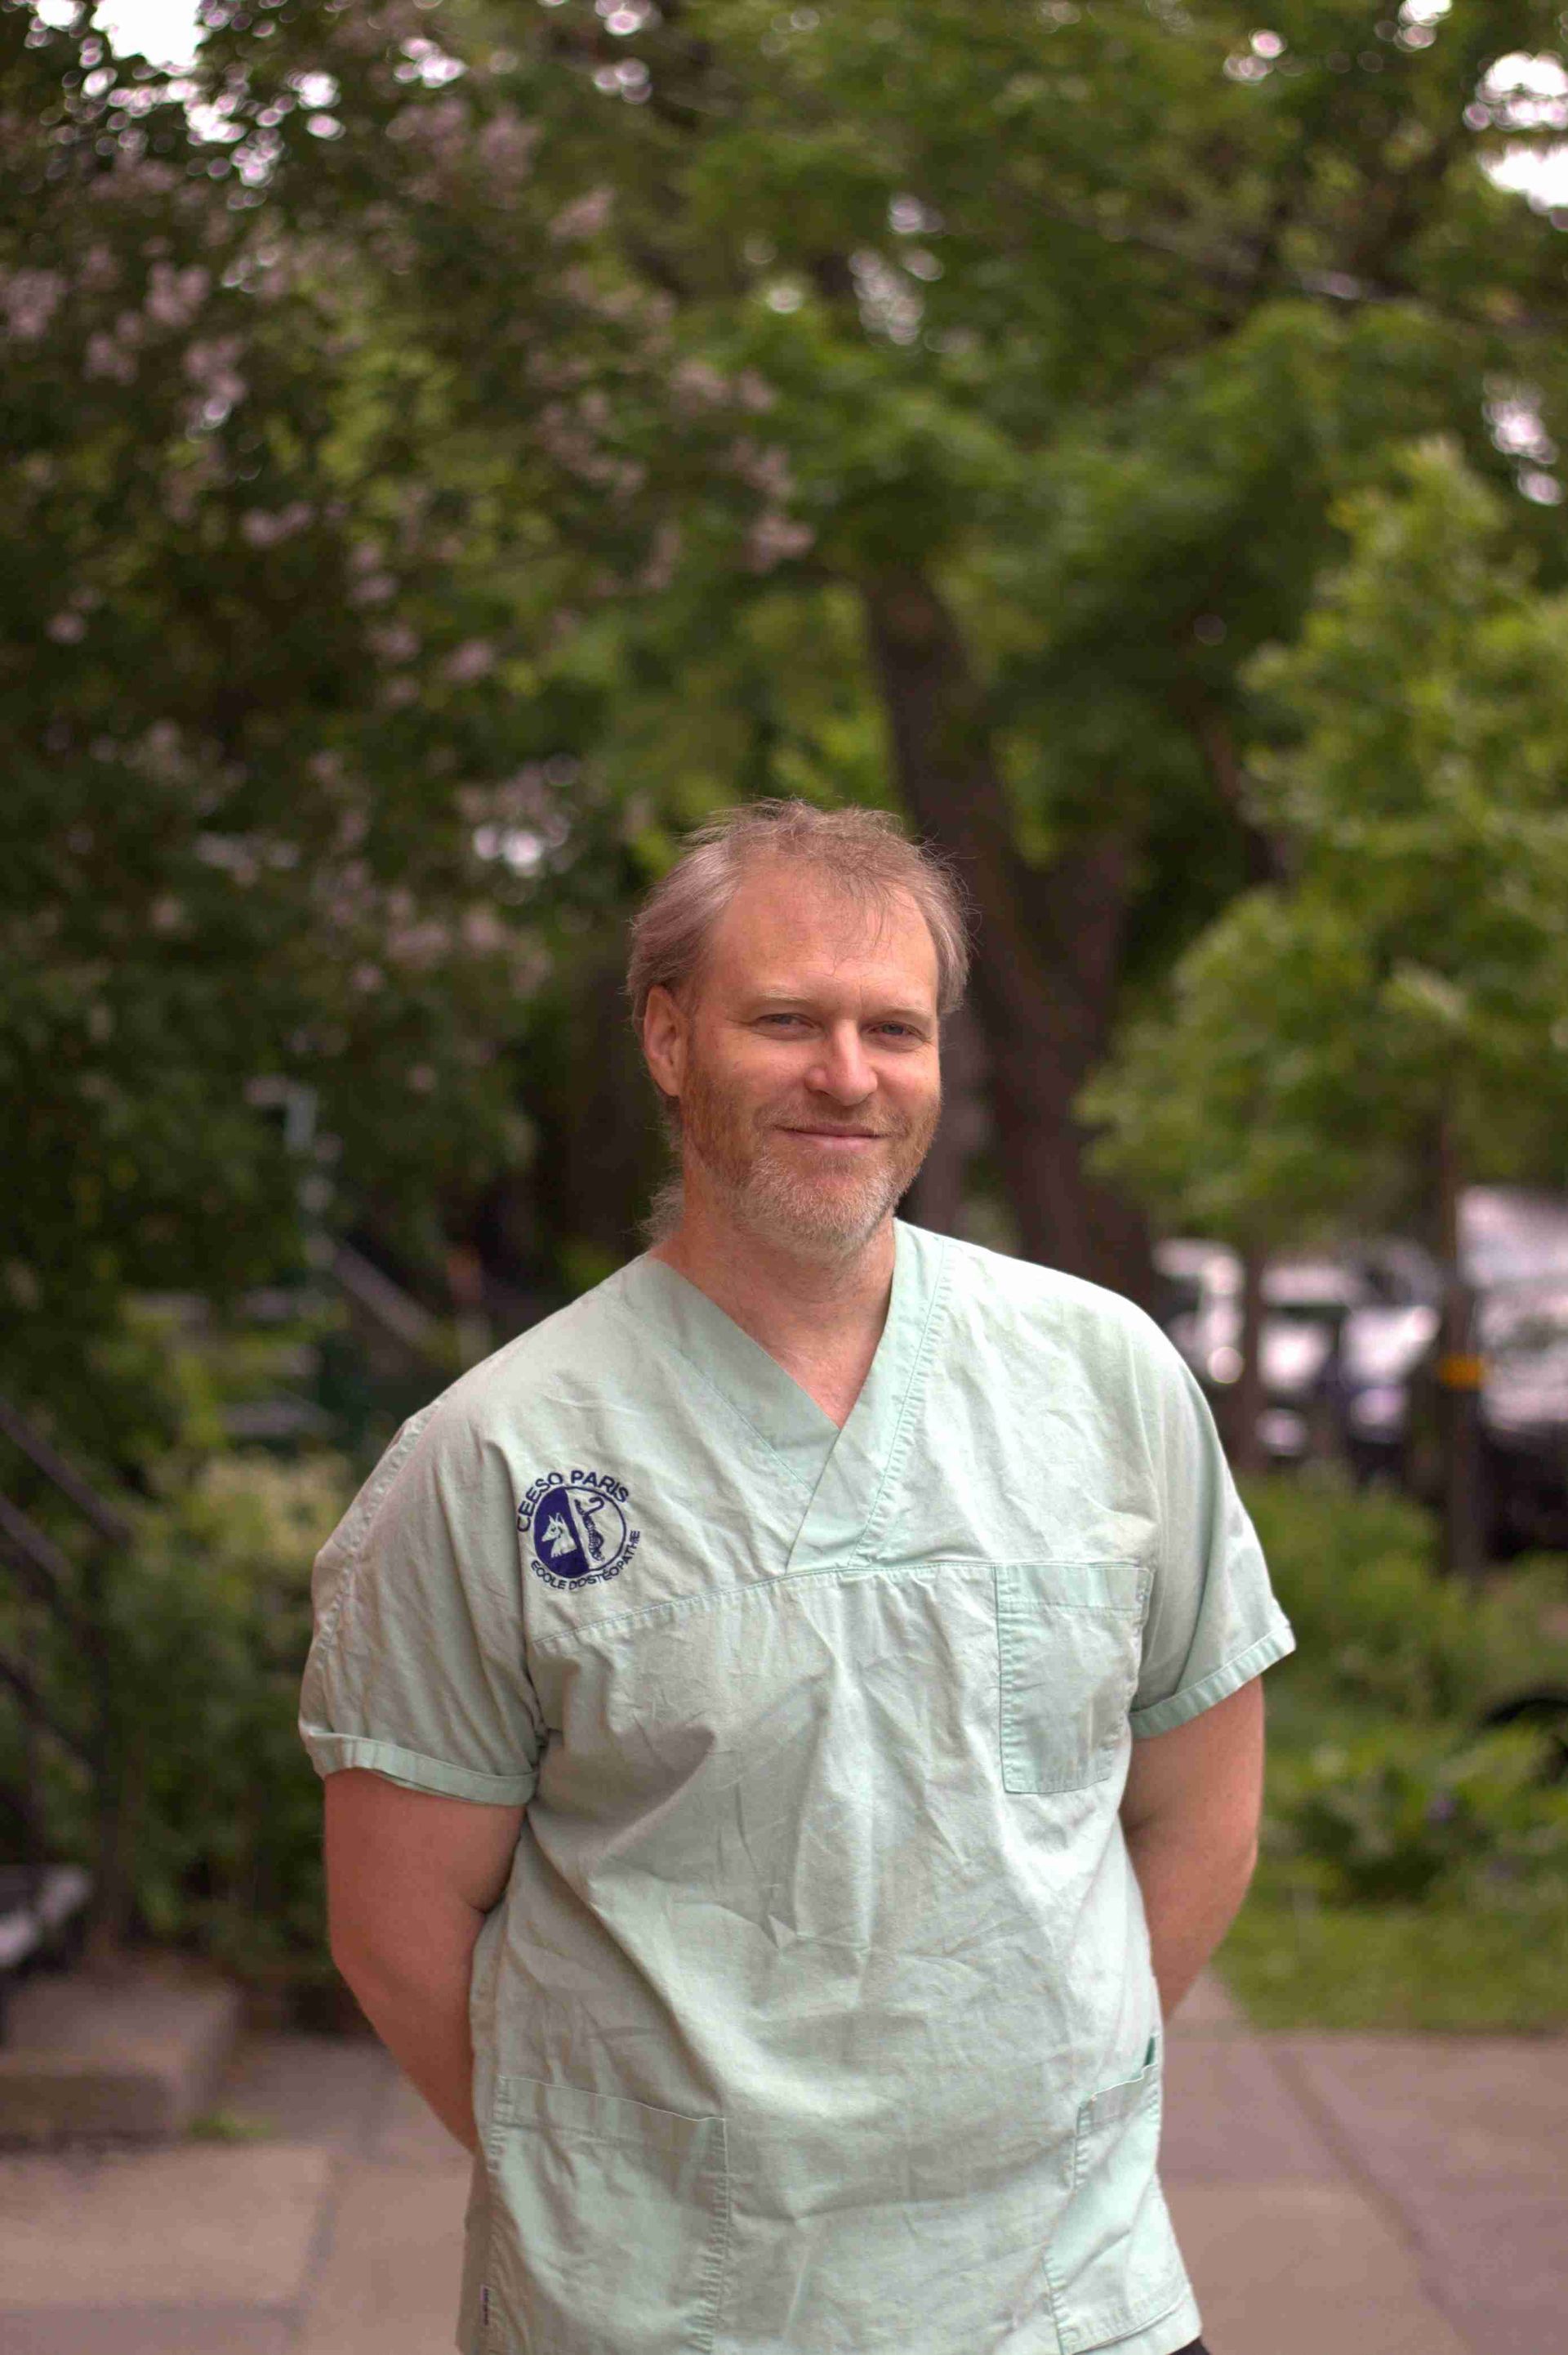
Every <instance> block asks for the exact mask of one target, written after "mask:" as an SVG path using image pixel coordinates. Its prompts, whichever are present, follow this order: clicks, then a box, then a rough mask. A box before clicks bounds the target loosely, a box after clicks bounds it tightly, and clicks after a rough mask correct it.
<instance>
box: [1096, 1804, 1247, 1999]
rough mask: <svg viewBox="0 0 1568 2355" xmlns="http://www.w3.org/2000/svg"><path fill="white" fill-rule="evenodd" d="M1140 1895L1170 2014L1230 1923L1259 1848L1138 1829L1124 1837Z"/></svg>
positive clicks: (1174, 1829) (1151, 1826) (1180, 1830)
mask: <svg viewBox="0 0 1568 2355" xmlns="http://www.w3.org/2000/svg"><path fill="white" fill-rule="evenodd" d="M1127 1848H1128V1855H1129V1856H1130V1858H1131V1859H1132V1869H1133V1870H1134V1871H1135V1872H1136V1873H1137V1875H1138V1885H1139V1889H1140V1890H1141V1891H1142V1892H1143V1911H1144V1914H1145V1916H1146V1918H1147V1920H1148V1923H1149V1944H1150V1951H1151V1953H1152V1955H1153V1961H1154V1977H1155V1982H1156V1984H1157V1986H1158V1987H1159V1989H1160V2010H1161V2011H1162V2012H1163V2014H1164V2016H1165V2017H1166V2019H1169V2018H1170V2017H1171V2013H1172V2012H1173V2011H1174V2010H1175V2009H1176V2007H1177V2005H1178V2004H1179V2003H1180V2002H1181V1998H1182V1997H1183V1996H1184V1995H1185V1994H1186V1993H1187V1991H1188V1989H1189V1988H1190V1987H1191V1986H1192V1982H1193V1980H1194V1979H1195V1978H1196V1977H1197V1976H1198V1974H1199V1972H1200V1971H1201V1970H1202V1967H1203V1965H1204V1964H1205V1963H1206V1962H1207V1961H1208V1959H1209V1956H1210V1955H1212V1954H1213V1951H1214V1949H1215V1947H1216V1946H1218V1945H1219V1943H1220V1941H1221V1939H1222V1938H1223V1937H1224V1934H1225V1932H1226V1931H1227V1930H1228V1929H1229V1928H1230V1926H1231V1923H1233V1922H1234V1919H1235V1917H1236V1913H1237V1912H1238V1911H1239V1909H1240V1906H1241V1902H1242V1899H1243V1898H1244V1897H1245V1895H1246V1891H1247V1884H1248V1882H1249V1881H1251V1879H1252V1872H1253V1866H1254V1864H1255V1861H1256V1856H1257V1851H1256V1849H1255V1846H1254V1845H1253V1844H1252V1843H1251V1842H1250V1841H1249V1842H1248V1843H1247V1845H1246V1846H1245V1848H1243V1849H1227V1848H1218V1847H1215V1846H1212V1845H1207V1844H1202V1843H1199V1842H1196V1841H1194V1840H1193V1838H1192V1834H1191V1831H1190V1830H1189V1829H1188V1828H1186V1827H1184V1826H1181V1825H1174V1826H1166V1825H1162V1824H1160V1823H1157V1822H1156V1823H1148V1824H1140V1825H1139V1826H1137V1827H1136V1828H1133V1829H1131V1830H1129V1831H1128V1834H1127Z"/></svg>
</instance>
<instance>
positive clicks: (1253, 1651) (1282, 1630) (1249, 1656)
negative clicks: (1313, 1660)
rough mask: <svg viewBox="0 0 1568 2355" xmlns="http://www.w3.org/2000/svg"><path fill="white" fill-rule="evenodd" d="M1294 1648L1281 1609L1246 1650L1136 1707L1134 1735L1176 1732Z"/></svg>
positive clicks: (1132, 1724) (1132, 1718) (1131, 1718)
mask: <svg viewBox="0 0 1568 2355" xmlns="http://www.w3.org/2000/svg"><path fill="white" fill-rule="evenodd" d="M1295 1649H1296V1636H1295V1632H1294V1630H1293V1629H1292V1627H1291V1625H1290V1622H1289V1620H1288V1619H1287V1618H1286V1617H1285V1615H1284V1614H1283V1613H1281V1614H1279V1615H1278V1617H1277V1618H1276V1619H1275V1621H1274V1622H1273V1624H1272V1625H1271V1626H1270V1627H1269V1629H1268V1632H1267V1634H1266V1635H1264V1636H1259V1637H1258V1639H1257V1641H1256V1643H1255V1644H1249V1645H1248V1646H1247V1648H1246V1650H1245V1652H1238V1653H1237V1654H1236V1656H1235V1657H1234V1659H1231V1660H1227V1661H1226V1662H1225V1663H1224V1667H1223V1668H1213V1669H1211V1671H1210V1673H1209V1674H1208V1675H1207V1676H1206V1677H1203V1678H1200V1679H1199V1681H1198V1683H1196V1684H1195V1685H1183V1686H1182V1688H1181V1691H1180V1692H1173V1693H1172V1694H1171V1698H1170V1699H1169V1700H1157V1701H1152V1702H1151V1703H1150V1706H1149V1707H1148V1708H1147V1709H1135V1710H1133V1711H1132V1713H1131V1715H1130V1716H1129V1718H1128V1725H1129V1726H1130V1727H1131V1729H1132V1733H1133V1739H1134V1740H1135V1741H1141V1740H1142V1739H1143V1737H1144V1735H1145V1734H1150V1733H1172V1732H1175V1730H1176V1728H1177V1726H1179V1725H1185V1724H1186V1723H1187V1722H1188V1721H1189V1719H1191V1718H1194V1717H1202V1713H1203V1711H1204V1710H1206V1709H1213V1706H1214V1703H1215V1702H1216V1701H1220V1700H1228V1699H1229V1698H1230V1696H1231V1694H1232V1693H1234V1692H1239V1691H1240V1690H1241V1689H1242V1687H1243V1685H1247V1684H1250V1683H1251V1682H1252V1680H1253V1678H1254V1677H1260V1676H1261V1675H1262V1674H1263V1672H1264V1670H1265V1668H1272V1667H1273V1666H1274V1664H1275V1662H1276V1660H1283V1659H1284V1658H1285V1657H1286V1655H1287V1653H1289V1652H1293V1651H1294V1650H1295Z"/></svg>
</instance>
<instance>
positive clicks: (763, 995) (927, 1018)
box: [747, 989, 937, 1023]
mask: <svg viewBox="0 0 1568 2355" xmlns="http://www.w3.org/2000/svg"><path fill="white" fill-rule="evenodd" d="M816 1002H817V1001H816V997H815V995H814V993H813V992H812V991H810V990H809V989H757V990H751V991H749V992H748V993H747V1005H748V1006H751V1007H756V1008H757V1010H758V1012H766V1011H768V1009H773V1010H776V1011H780V1012H782V1011H786V1010H788V1011H792V1010H793V1009H794V1008H795V1007H802V1006H814V1005H815V1004H816ZM936 1018H937V1009H936V1007H934V1006H909V1005H906V1004H904V1003H903V1002H901V1001H900V1002H896V1003H891V1004H888V1005H885V1006H876V1007H873V1008H872V1010H871V1012H870V1014H869V1015H868V1016H867V1017H866V1019H867V1020H868V1021H872V1022H888V1021H896V1022H927V1023H929V1022H934V1021H935V1020H936Z"/></svg>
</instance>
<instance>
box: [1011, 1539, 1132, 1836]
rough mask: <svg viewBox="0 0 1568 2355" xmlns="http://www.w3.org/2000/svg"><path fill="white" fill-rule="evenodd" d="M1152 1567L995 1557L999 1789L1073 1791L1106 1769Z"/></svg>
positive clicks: (1122, 1724) (1121, 1719)
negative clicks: (1014, 1559) (999, 1750)
mask: <svg viewBox="0 0 1568 2355" xmlns="http://www.w3.org/2000/svg"><path fill="white" fill-rule="evenodd" d="M1150 1575H1151V1573H1150V1569H1149V1567H1148V1565H1147V1564H1145V1563H1142V1562H1138V1561H1048V1562H1030V1561H1024V1562H1017V1561H1009V1562H999V1563H998V1564H997V1565H996V1567H995V1569H994V1571H993V1572H992V1576H993V1577H994V1579H995V1582H996V1634H997V1650H998V1658H999V1662H1000V1675H1001V1711H1000V1716H1001V1779H1002V1785H1003V1787H1004V1788H1005V1789H1007V1790H1009V1791H1020V1792H1033V1793H1045V1792H1050V1791H1078V1790H1082V1789H1083V1788H1085V1786H1086V1785H1088V1784H1091V1783H1100V1782H1103V1781H1104V1780H1105V1778H1106V1776H1107V1774H1109V1773H1110V1772H1111V1770H1112V1768H1113V1767H1114V1765H1115V1764H1116V1760H1117V1754H1118V1750H1119V1748H1120V1745H1121V1737H1122V1734H1123V1732H1124V1731H1125V1729H1126V1725H1127V1716H1128V1709H1129V1708H1130V1706H1131V1703H1132V1697H1133V1694H1134V1692H1135V1690H1136V1689H1137V1686H1138V1672H1139V1656H1140V1640H1139V1639H1140V1636H1141V1631H1142V1625H1143V1607H1144V1603H1145V1600H1146V1598H1147V1596H1148V1593H1149V1582H1150Z"/></svg>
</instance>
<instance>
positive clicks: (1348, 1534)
mask: <svg viewBox="0 0 1568 2355" xmlns="http://www.w3.org/2000/svg"><path fill="white" fill-rule="evenodd" d="M1246 1494H1247V1501H1248V1506H1249V1508H1250V1509H1251V1511H1252V1513H1253V1516H1254V1519H1255V1525H1256V1528H1257V1531H1258V1534H1259V1537H1260V1538H1261V1540H1262V1541H1263V1548H1264V1552H1265V1554H1266V1557H1267V1561H1268V1565H1269V1574H1270V1577H1271V1578H1272V1580H1273V1582H1274V1587H1275V1592H1276V1593H1277V1595H1278V1596H1279V1599H1280V1603H1281V1605H1282V1606H1283V1608H1284V1610H1285V1612H1286V1614H1287V1616H1288V1618H1289V1620H1290V1623H1291V1625H1292V1626H1293V1627H1294V1628H1295V1630H1296V1639H1297V1645H1298V1649H1297V1652H1296V1653H1295V1655H1294V1656H1293V1657H1292V1658H1291V1659H1290V1660H1289V1662H1287V1664H1286V1666H1285V1667H1284V1668H1282V1669H1280V1670H1277V1671H1276V1676H1277V1678H1278V1679H1279V1680H1280V1681H1281V1682H1283V1683H1286V1684H1287V1685H1288V1687H1289V1689H1290V1690H1291V1693H1292V1695H1293V1696H1294V1695H1296V1694H1297V1693H1299V1694H1300V1695H1301V1696H1302V1697H1303V1699H1305V1698H1306V1697H1308V1696H1309V1697H1310V1699H1311V1700H1312V1701H1313V1702H1315V1703H1317V1704H1318V1705H1319V1706H1327V1707H1329V1708H1338V1709H1348V1710H1352V1711H1354V1710H1361V1711H1373V1712H1377V1713H1378V1714H1380V1715H1384V1716H1388V1717H1392V1718H1395V1719H1405V1720H1409V1719H1414V1720H1418V1721H1426V1722H1433V1721H1436V1722H1440V1723H1444V1724H1450V1723H1452V1722H1454V1721H1463V1720H1466V1719H1468V1720H1472V1721H1473V1720H1474V1719H1476V1718H1477V1717H1478V1716H1479V1714H1480V1713H1481V1711H1482V1710H1485V1709H1486V1708H1488V1707H1489V1705H1490V1704H1491V1703H1492V1702H1494V1701H1496V1700H1500V1699H1502V1698H1503V1697H1504V1696H1505V1695H1506V1694H1508V1693H1510V1692H1513V1691H1516V1690H1518V1689H1520V1688H1522V1687H1524V1686H1526V1685H1529V1684H1552V1683H1561V1684H1563V1686H1564V1688H1565V1689H1568V1575H1565V1573H1564V1565H1563V1563H1562V1562H1561V1561H1556V1560H1554V1559H1551V1558H1547V1559H1543V1560H1542V1561H1539V1562H1537V1563H1534V1564H1531V1563H1528V1562H1527V1563H1522V1564H1520V1566H1518V1567H1517V1568H1515V1569H1514V1570H1512V1571H1510V1572H1509V1573H1508V1574H1506V1575H1499V1576H1497V1577H1495V1578H1493V1579H1492V1580H1490V1581H1489V1582H1488V1583H1487V1584H1486V1585H1484V1586H1483V1587H1482V1588H1481V1590H1480V1591H1479V1593H1475V1594H1472V1593H1471V1592H1470V1591H1469V1590H1468V1589H1467V1587H1466V1586H1465V1585H1464V1584H1463V1583H1462V1582H1459V1581H1457V1580H1454V1579H1446V1578H1443V1577H1441V1576H1439V1575H1438V1573H1437V1570H1436V1528H1435V1524H1434V1521H1433V1518H1432V1516H1431V1515H1430V1514H1429V1513H1428V1512H1427V1511H1426V1510H1425V1508H1423V1507H1421V1506H1419V1505H1416V1504H1414V1503H1413V1502H1412V1501H1411V1500H1410V1499H1409V1498H1408V1497H1402V1496H1399V1495H1396V1494H1395V1493H1393V1492H1392V1491H1387V1490H1373V1491H1371V1492H1367V1491H1358V1490H1355V1489H1352V1488H1351V1487H1348V1486H1347V1485H1346V1484H1345V1482H1344V1481H1343V1479H1342V1478H1341V1477H1340V1476H1337V1475H1335V1474H1333V1473H1330V1472H1324V1473H1322V1474H1320V1475H1314V1474H1313V1473H1310V1472H1308V1474H1306V1475H1305V1476H1301V1477H1299V1478H1287V1477H1285V1476H1277V1477H1275V1478H1273V1479H1264V1480H1255V1481H1250V1482H1248V1483H1247V1487H1246Z"/></svg>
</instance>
